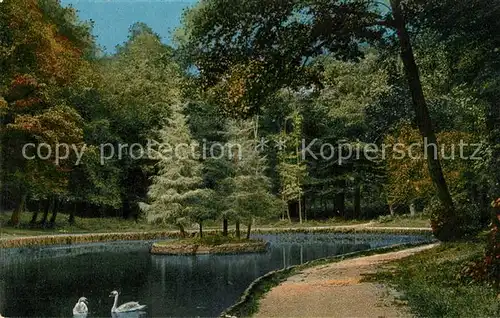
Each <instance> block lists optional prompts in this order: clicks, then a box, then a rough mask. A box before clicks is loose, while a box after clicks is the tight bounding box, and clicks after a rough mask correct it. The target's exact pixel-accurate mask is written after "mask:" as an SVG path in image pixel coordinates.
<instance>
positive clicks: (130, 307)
mask: <svg viewBox="0 0 500 318" xmlns="http://www.w3.org/2000/svg"><path fill="white" fill-rule="evenodd" d="M109 297H115V302H114V303H113V308H111V312H112V313H121V312H130V311H137V310H141V309H144V308H146V305H139V303H138V302H136V301H130V302H128V303H124V304H123V305H120V307H117V305H118V292H117V291H116V290H113V291H112V292H111V294H110V295H109Z"/></svg>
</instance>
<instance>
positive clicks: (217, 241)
mask: <svg viewBox="0 0 500 318" xmlns="http://www.w3.org/2000/svg"><path fill="white" fill-rule="evenodd" d="M252 242H262V240H255V239H250V240H247V239H246V238H236V237H234V236H222V235H218V234H205V235H203V237H202V238H200V237H199V236H196V237H191V238H184V239H178V240H169V241H164V242H158V244H160V245H169V244H175V245H179V244H196V245H204V246H217V245H222V244H229V243H252Z"/></svg>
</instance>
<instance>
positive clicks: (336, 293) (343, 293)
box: [255, 244, 437, 318]
mask: <svg viewBox="0 0 500 318" xmlns="http://www.w3.org/2000/svg"><path fill="white" fill-rule="evenodd" d="M436 245H437V244H430V245H425V246H420V247H416V248H411V249H406V250H401V251H397V252H391V253H385V254H379V255H373V256H366V257H360V258H355V259H350V260H345V261H342V262H338V263H332V264H328V265H322V266H317V267H312V268H309V269H306V270H304V271H303V272H301V273H300V274H297V275H294V276H292V277H290V278H288V279H287V280H286V281H285V282H283V283H282V284H280V285H279V286H277V287H275V288H273V289H271V291H270V292H269V293H267V294H266V296H265V297H264V298H263V299H262V300H261V301H260V307H259V312H258V313H257V314H256V315H255V316H256V317H342V318H344V317H376V318H381V317H411V315H410V314H409V312H408V311H407V309H406V308H405V307H404V306H398V305H397V304H396V302H397V299H396V297H395V296H396V293H395V292H394V291H391V290H390V289H388V288H386V287H385V286H383V285H380V284H375V283H367V282H360V280H361V278H362V276H363V275H364V274H369V273H374V272H375V271H376V269H377V267H378V266H380V265H381V264H383V263H386V262H389V261H392V260H396V259H401V258H404V257H407V256H410V255H412V254H415V253H418V252H420V251H423V250H426V249H429V248H432V247H435V246H436Z"/></svg>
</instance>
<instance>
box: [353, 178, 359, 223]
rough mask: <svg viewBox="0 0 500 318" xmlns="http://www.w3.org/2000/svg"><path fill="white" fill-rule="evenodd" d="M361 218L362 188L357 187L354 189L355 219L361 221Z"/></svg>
mask: <svg viewBox="0 0 500 318" xmlns="http://www.w3.org/2000/svg"><path fill="white" fill-rule="evenodd" d="M360 216H361V186H360V185H356V186H355V187H354V215H353V217H354V218H355V219H359V218H360Z"/></svg>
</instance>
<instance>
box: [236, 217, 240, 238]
mask: <svg viewBox="0 0 500 318" xmlns="http://www.w3.org/2000/svg"><path fill="white" fill-rule="evenodd" d="M236 238H238V239H240V238H241V231H240V221H239V220H238V221H236Z"/></svg>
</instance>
